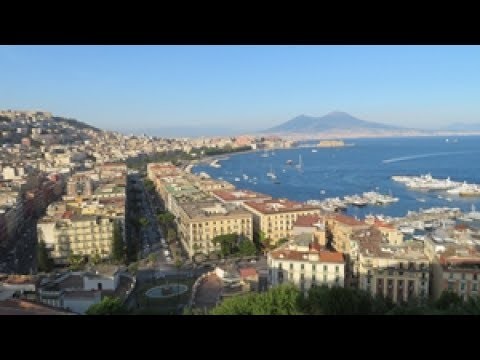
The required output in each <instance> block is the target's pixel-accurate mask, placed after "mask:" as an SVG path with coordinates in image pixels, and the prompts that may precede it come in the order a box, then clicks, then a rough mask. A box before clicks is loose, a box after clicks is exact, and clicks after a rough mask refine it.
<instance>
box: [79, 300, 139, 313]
mask: <svg viewBox="0 0 480 360" xmlns="http://www.w3.org/2000/svg"><path fill="white" fill-rule="evenodd" d="M128 312H129V311H128V310H127V308H126V307H125V306H124V305H123V304H122V302H121V301H120V299H118V298H112V297H108V296H107V297H105V298H103V299H102V301H101V302H99V303H98V304H93V305H92V306H90V307H89V308H88V310H87V311H86V314H87V315H126V314H128Z"/></svg>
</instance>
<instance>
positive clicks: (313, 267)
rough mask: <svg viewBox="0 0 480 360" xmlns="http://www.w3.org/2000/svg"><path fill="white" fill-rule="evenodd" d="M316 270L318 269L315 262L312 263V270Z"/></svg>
mask: <svg viewBox="0 0 480 360" xmlns="http://www.w3.org/2000/svg"><path fill="white" fill-rule="evenodd" d="M315 270H316V266H315V264H312V271H315ZM314 276H315V275H314Z"/></svg>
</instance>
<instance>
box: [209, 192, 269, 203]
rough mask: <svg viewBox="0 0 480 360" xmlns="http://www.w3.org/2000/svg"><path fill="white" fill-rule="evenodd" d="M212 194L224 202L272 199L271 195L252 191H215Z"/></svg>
mask: <svg viewBox="0 0 480 360" xmlns="http://www.w3.org/2000/svg"><path fill="white" fill-rule="evenodd" d="M212 193H213V194H214V195H215V196H217V197H218V198H220V199H221V200H224V201H235V200H237V201H238V200H245V201H246V200H252V199H265V200H268V199H271V198H272V197H271V196H270V195H266V194H262V193H258V192H255V191H251V190H232V191H228V190H215V191H212Z"/></svg>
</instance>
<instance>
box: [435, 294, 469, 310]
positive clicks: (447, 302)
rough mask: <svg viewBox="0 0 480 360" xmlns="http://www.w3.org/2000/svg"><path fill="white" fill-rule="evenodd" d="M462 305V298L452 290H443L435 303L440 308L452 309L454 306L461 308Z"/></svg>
mask: <svg viewBox="0 0 480 360" xmlns="http://www.w3.org/2000/svg"><path fill="white" fill-rule="evenodd" d="M462 305H463V300H462V298H461V297H460V296H458V295H457V294H455V293H454V292H452V291H444V292H442V294H441V295H440V297H439V298H438V299H437V301H435V303H434V307H435V308H437V309H439V310H451V309H454V308H459V307H461V306H462Z"/></svg>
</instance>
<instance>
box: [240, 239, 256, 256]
mask: <svg viewBox="0 0 480 360" xmlns="http://www.w3.org/2000/svg"><path fill="white" fill-rule="evenodd" d="M238 253H239V254H240V255H242V256H253V255H255V254H256V253H257V248H256V247H255V244H254V243H253V242H252V241H250V240H249V239H243V240H242V241H240V243H239V244H238Z"/></svg>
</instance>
